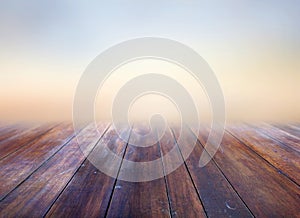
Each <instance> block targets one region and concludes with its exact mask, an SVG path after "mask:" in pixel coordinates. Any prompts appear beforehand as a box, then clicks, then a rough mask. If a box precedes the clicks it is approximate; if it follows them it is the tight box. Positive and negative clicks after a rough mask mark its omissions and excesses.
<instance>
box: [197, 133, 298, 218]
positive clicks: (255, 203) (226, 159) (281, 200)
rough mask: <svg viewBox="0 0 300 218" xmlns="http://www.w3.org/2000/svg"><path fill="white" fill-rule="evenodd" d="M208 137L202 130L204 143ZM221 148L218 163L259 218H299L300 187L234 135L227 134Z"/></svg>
mask: <svg viewBox="0 0 300 218" xmlns="http://www.w3.org/2000/svg"><path fill="white" fill-rule="evenodd" d="M207 135H208V129H202V130H201V132H200V134H199V140H200V141H201V143H205V142H206V140H207ZM221 146H222V150H219V151H218V152H217V153H216V155H215V156H214V160H215V161H216V163H217V164H218V165H219V166H220V168H221V169H222V171H223V173H224V174H225V175H226V177H227V178H228V180H229V181H230V183H231V184H232V185H233V186H234V188H235V190H236V191H237V192H238V193H239V195H240V196H241V198H242V199H243V200H244V202H245V203H246V204H247V206H248V207H249V208H250V210H251V211H252V213H253V214H254V215H255V216H257V217H297V216H299V214H300V213H299V212H300V211H299V208H300V203H299V202H300V201H299V196H300V189H299V186H297V185H296V184H295V183H293V182H292V181H290V180H289V179H287V178H286V177H285V176H284V175H282V174H281V173H280V172H278V171H277V170H276V169H275V168H274V167H272V166H270V165H269V164H267V163H266V161H265V160H263V159H262V158H261V157H259V156H258V155H257V154H256V153H254V152H253V150H251V149H250V148H248V147H247V146H246V145H244V144H242V143H241V142H240V141H238V140H237V139H236V138H234V137H233V136H232V135H230V134H228V133H225V135H224V137H223V141H222V144H221Z"/></svg>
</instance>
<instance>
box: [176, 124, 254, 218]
mask: <svg viewBox="0 0 300 218" xmlns="http://www.w3.org/2000/svg"><path fill="white" fill-rule="evenodd" d="M173 130H174V135H175V137H176V139H178V137H179V135H180V133H179V131H178V129H176V128H175V129H173ZM182 137H183V140H182V143H179V144H178V145H179V147H180V148H181V150H183V147H184V146H191V145H193V142H194V140H195V135H193V134H192V133H191V131H190V130H187V129H183V132H182ZM203 152H206V151H205V150H204V148H203V146H202V145H201V144H200V143H199V142H198V141H197V144H196V145H195V147H194V150H193V152H192V153H191V154H190V156H189V157H188V158H187V160H186V164H187V167H188V169H189V172H190V174H191V176H192V179H193V181H194V183H195V186H196V188H197V191H198V194H199V195H200V198H201V200H202V203H203V205H204V209H205V212H206V214H207V216H208V217H253V215H252V213H251V212H250V211H249V209H248V208H247V206H246V205H245V204H244V202H243V201H242V200H241V198H240V197H239V196H238V194H237V193H236V192H235V190H234V188H233V187H232V185H231V184H230V183H229V182H228V180H227V178H226V177H225V176H224V175H223V173H222V171H221V170H220V168H219V166H218V165H216V163H215V162H214V161H213V160H212V161H210V162H209V163H208V164H207V165H206V166H205V167H199V159H200V156H201V154H202V153H203Z"/></svg>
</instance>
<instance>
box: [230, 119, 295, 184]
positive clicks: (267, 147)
mask: <svg viewBox="0 0 300 218" xmlns="http://www.w3.org/2000/svg"><path fill="white" fill-rule="evenodd" d="M227 129H228V130H229V131H230V132H231V133H232V134H233V135H234V136H236V137H237V138H238V139H240V140H241V141H242V142H243V143H245V144H246V145H247V146H248V147H249V148H251V149H252V150H253V151H255V152H257V153H258V154H259V155H260V156H261V157H263V158H264V159H265V160H267V161H268V162H269V163H270V164H271V165H273V166H274V167H276V168H277V169H278V170H279V171H280V172H282V173H284V174H286V175H287V176H288V177H289V178H290V179H291V180H292V181H294V182H295V183H297V184H298V185H299V184H300V161H299V160H300V153H298V152H296V151H294V150H293V149H291V148H290V147H289V146H286V145H284V144H281V143H279V142H278V141H276V140H274V139H273V138H271V137H269V136H268V135H265V134H263V133H261V129H260V128H257V127H252V126H249V125H245V124H240V125H239V126H238V127H237V126H228V127H227ZM271 129H273V127H272V128H271ZM274 135H275V133H274Z"/></svg>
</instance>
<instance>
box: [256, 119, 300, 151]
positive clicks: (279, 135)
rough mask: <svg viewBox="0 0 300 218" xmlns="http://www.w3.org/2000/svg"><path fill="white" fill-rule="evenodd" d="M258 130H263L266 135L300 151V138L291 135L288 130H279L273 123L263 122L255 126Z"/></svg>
mask: <svg viewBox="0 0 300 218" xmlns="http://www.w3.org/2000/svg"><path fill="white" fill-rule="evenodd" d="M253 127H254V128H256V129H257V130H259V131H261V132H262V133H264V134H265V135H267V136H269V137H271V138H273V139H274V140H276V141H278V142H279V143H281V144H283V145H285V146H287V147H290V148H292V149H294V150H295V151H297V152H299V153H300V139H298V138H297V137H294V136H291V135H290V134H287V133H286V132H283V131H281V130H279V129H278V128H274V127H273V126H271V125H266V124H261V125H255V126H253Z"/></svg>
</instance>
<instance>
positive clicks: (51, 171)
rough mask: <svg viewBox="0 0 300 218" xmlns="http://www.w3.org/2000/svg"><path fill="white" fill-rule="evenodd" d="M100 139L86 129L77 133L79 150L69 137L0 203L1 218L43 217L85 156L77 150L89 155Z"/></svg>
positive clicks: (97, 135) (74, 139) (93, 132)
mask: <svg viewBox="0 0 300 218" xmlns="http://www.w3.org/2000/svg"><path fill="white" fill-rule="evenodd" d="M105 129H106V125H102V127H101V128H99V130H100V136H101V135H102V133H103V132H104V130H105ZM100 136H99V134H98V132H97V131H91V128H90V127H87V128H85V129H84V130H83V131H81V132H80V133H79V135H78V137H82V139H84V140H83V144H81V147H80V148H79V146H78V143H77V139H76V138H73V139H72V140H71V141H70V142H69V143H68V144H67V145H65V146H64V147H63V148H62V149H61V150H59V151H58V152H57V153H56V154H55V155H54V156H52V157H51V158H50V159H49V161H47V162H45V163H44V164H43V165H42V166H41V167H40V168H39V169H38V170H37V171H35V172H34V173H33V174H32V175H31V176H30V177H29V178H28V179H26V181H24V182H23V183H22V184H21V185H20V186H19V187H18V188H16V189H15V190H14V191H12V192H11V193H10V194H9V195H8V196H7V197H6V198H5V199H4V200H3V201H1V203H0V211H1V216H6V217H42V216H44V215H45V213H46V212H47V211H48V209H49V208H50V206H51V205H52V204H53V202H54V201H55V200H56V199H57V197H58V195H59V194H60V193H61V191H62V190H63V189H64V187H65V186H66V184H67V183H68V182H69V181H70V179H71V178H72V176H73V174H74V173H75V172H76V171H77V169H78V168H79V166H80V165H81V163H82V162H83V161H84V159H85V156H84V155H83V152H82V150H81V149H84V153H85V152H87V153H88V152H90V151H91V149H92V148H93V147H94V146H95V144H96V143H97V141H98V140H99V137H100Z"/></svg>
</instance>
